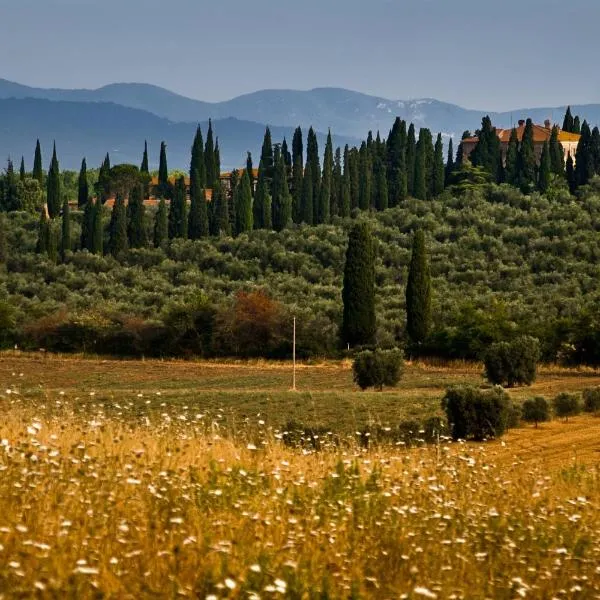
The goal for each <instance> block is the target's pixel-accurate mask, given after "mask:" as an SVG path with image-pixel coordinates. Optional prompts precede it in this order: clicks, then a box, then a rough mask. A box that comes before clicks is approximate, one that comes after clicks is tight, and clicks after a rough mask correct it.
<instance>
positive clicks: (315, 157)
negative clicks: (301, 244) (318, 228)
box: [306, 127, 321, 223]
mask: <svg viewBox="0 0 600 600" xmlns="http://www.w3.org/2000/svg"><path fill="white" fill-rule="evenodd" d="M306 164H307V165H308V164H310V172H311V175H312V179H313V180H312V188H313V198H314V202H313V211H314V212H313V222H314V223H317V222H318V217H319V205H318V199H319V194H320V193H321V161H320V160H319V143H318V141H317V134H316V133H315V132H314V130H313V128H312V127H311V128H310V129H309V130H308V137H307V140H306Z"/></svg>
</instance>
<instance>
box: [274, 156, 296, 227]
mask: <svg viewBox="0 0 600 600" xmlns="http://www.w3.org/2000/svg"><path fill="white" fill-rule="evenodd" d="M272 187H273V207H272V212H273V229H275V231H282V230H283V229H285V228H286V227H288V226H289V224H290V223H291V221H292V197H291V196H290V192H289V188H288V183H287V169H286V165H285V161H284V159H283V155H282V154H281V152H279V151H277V150H276V151H275V173H274V175H273V186H272Z"/></svg>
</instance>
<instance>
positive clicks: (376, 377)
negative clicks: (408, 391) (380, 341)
mask: <svg viewBox="0 0 600 600" xmlns="http://www.w3.org/2000/svg"><path fill="white" fill-rule="evenodd" d="M403 366H404V365H403V360H402V353H401V352H400V350H398V349H397V348H395V349H393V350H379V349H378V350H365V351H363V352H359V353H358V354H357V355H356V358H355V360H354V364H353V366H352V370H353V371H354V381H355V382H356V383H357V385H358V386H359V387H360V388H361V389H362V390H366V389H367V388H369V387H375V388H378V389H379V390H382V389H383V386H384V385H387V386H390V387H393V386H395V385H396V384H397V383H398V382H399V381H400V378H401V377H402V369H403Z"/></svg>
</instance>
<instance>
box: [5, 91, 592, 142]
mask: <svg viewBox="0 0 600 600" xmlns="http://www.w3.org/2000/svg"><path fill="white" fill-rule="evenodd" d="M0 98H39V99H49V100H61V101H64V100H69V101H75V102H114V103H115V104H120V105H122V106H127V107H129V108H137V109H142V110H145V111H148V112H151V113H153V114H155V115H157V116H159V117H164V118H166V119H169V120H171V121H174V122H194V121H206V120H208V118H209V117H210V118H213V119H217V120H219V119H225V118H229V117H234V118H237V119H242V120H246V121H255V122H258V123H268V124H271V125H280V126H285V127H295V126H297V125H301V126H302V127H303V128H308V127H309V126H310V125H312V126H314V127H315V129H316V130H319V131H325V132H326V131H327V129H329V128H331V130H332V131H333V132H334V133H337V134H338V135H349V136H353V137H360V138H363V137H364V136H365V135H366V132H367V131H369V130H373V131H377V130H380V131H381V132H382V134H383V135H385V134H387V132H388V131H389V129H390V127H391V124H392V122H393V120H394V118H395V117H396V116H400V117H402V118H404V119H406V120H407V121H409V122H410V121H412V122H414V123H415V125H418V126H425V127H429V128H430V129H432V130H433V131H434V132H438V131H442V132H444V133H446V134H449V135H456V136H460V135H461V133H462V132H463V131H464V130H465V129H469V130H473V129H475V128H477V127H478V126H479V125H480V123H481V118H482V117H483V116H484V115H485V114H490V116H491V117H492V120H493V122H494V123H495V124H497V125H498V126H501V127H509V126H510V125H511V122H512V123H516V122H517V121H518V119H520V118H526V117H531V118H533V119H534V121H536V122H539V123H542V122H543V121H544V120H545V119H547V118H549V119H551V120H552V121H554V122H558V123H562V119H563V115H564V111H565V107H564V106H559V107H553V108H552V107H543V108H529V109H528V108H524V109H523V108H521V109H515V110H512V111H508V112H503V113H494V112H489V111H485V110H470V109H465V108H461V107H460V106H457V105H455V104H449V103H446V102H440V101H438V100H434V99H420V100H390V99H386V98H380V97H376V96H369V95H367V94H362V93H359V92H353V91H350V90H345V89H338V88H317V89H313V90H309V91H295V90H261V91H257V92H254V93H251V94H245V95H242V96H238V97H237V98H233V99H231V100H227V101H225V102H216V103H210V102H202V101H199V100H192V99H190V98H186V97H184V96H181V95H178V94H174V93H173V92H170V91H168V90H165V89H163V88H160V87H157V86H154V85H148V84H140V83H117V84H111V85H107V86H104V87H101V88H99V89H96V90H63V89H40V88H32V87H28V86H23V85H20V84H17V83H13V82H10V81H6V80H2V79H0ZM572 108H573V112H574V113H575V114H579V115H581V116H582V117H583V118H586V119H587V120H588V121H589V122H591V123H592V124H594V125H596V124H599V123H600V104H588V105H582V106H573V107H572Z"/></svg>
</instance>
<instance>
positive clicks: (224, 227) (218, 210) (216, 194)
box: [212, 182, 231, 236]
mask: <svg viewBox="0 0 600 600" xmlns="http://www.w3.org/2000/svg"><path fill="white" fill-rule="evenodd" d="M212 201H213V202H214V204H215V208H214V210H215V215H214V219H215V225H214V231H215V235H225V236H230V235H231V222H230V220H229V199H228V198H227V194H226V193H225V190H223V188H222V186H221V183H220V182H219V183H217V185H216V186H215V188H214V189H213V198H212Z"/></svg>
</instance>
